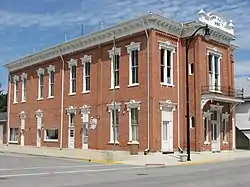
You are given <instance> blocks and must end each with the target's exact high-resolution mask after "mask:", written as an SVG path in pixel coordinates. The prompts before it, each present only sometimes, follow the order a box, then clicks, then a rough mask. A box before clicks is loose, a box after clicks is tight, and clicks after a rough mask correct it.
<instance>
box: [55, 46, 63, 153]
mask: <svg viewBox="0 0 250 187" xmlns="http://www.w3.org/2000/svg"><path fill="white" fill-rule="evenodd" d="M57 50H58V52H59V55H60V58H61V60H62V85H61V88H62V89H61V124H60V149H62V147H63V146H62V144H63V105H64V103H63V102H64V63H65V62H64V59H63V57H62V52H61V51H60V49H59V48H58V47H57Z"/></svg>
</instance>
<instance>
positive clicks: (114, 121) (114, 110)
mask: <svg viewBox="0 0 250 187" xmlns="http://www.w3.org/2000/svg"><path fill="white" fill-rule="evenodd" d="M112 57H113V59H111V60H112V65H113V112H114V113H113V114H112V115H113V116H112V117H113V119H112V122H113V139H114V151H115V144H116V131H115V125H116V124H115V123H116V104H115V64H116V54H115V35H114V39H113V56H112ZM117 125H118V124H117Z"/></svg>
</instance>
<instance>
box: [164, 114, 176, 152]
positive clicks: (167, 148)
mask: <svg viewBox="0 0 250 187" xmlns="http://www.w3.org/2000/svg"><path fill="white" fill-rule="evenodd" d="M161 137H162V141H161V150H162V153H173V152H174V147H173V112H172V110H171V109H169V110H168V111H162V128H161Z"/></svg>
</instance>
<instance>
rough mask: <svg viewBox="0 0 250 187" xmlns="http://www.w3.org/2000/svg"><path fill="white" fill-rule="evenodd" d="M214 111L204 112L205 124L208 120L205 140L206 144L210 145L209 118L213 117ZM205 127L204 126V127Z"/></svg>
mask: <svg viewBox="0 0 250 187" xmlns="http://www.w3.org/2000/svg"><path fill="white" fill-rule="evenodd" d="M211 115H212V112H210V111H207V112H203V125H204V120H205V119H206V120H207V135H206V140H205V141H204V145H210V144H211V143H210V140H209V124H208V123H209V120H210V119H211ZM203 128H204V127H203ZM203 132H204V131H203Z"/></svg>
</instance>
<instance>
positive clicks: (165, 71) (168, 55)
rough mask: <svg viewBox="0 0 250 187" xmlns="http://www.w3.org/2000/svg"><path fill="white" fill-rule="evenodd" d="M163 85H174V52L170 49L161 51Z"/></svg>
mask: <svg viewBox="0 0 250 187" xmlns="http://www.w3.org/2000/svg"><path fill="white" fill-rule="evenodd" d="M160 57H161V58H160V60H161V75H160V76H161V83H162V84H166V85H172V84H173V67H172V66H173V63H172V51H171V50H168V49H161V51H160Z"/></svg>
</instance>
